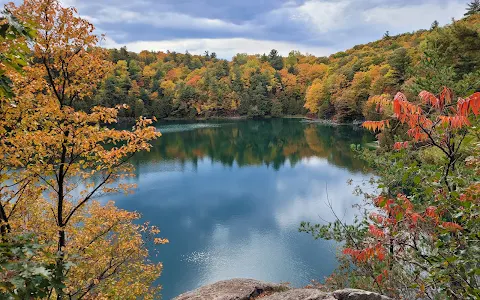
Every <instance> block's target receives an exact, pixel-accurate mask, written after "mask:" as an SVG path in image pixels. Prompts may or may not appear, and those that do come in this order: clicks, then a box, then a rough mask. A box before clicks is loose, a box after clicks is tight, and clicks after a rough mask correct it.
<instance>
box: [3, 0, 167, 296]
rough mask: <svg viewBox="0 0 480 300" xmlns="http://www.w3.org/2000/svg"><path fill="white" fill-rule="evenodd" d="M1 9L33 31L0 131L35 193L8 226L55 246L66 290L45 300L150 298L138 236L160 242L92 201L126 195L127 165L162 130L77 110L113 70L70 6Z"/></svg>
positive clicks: (44, 0) (49, 2) (46, 2)
mask: <svg viewBox="0 0 480 300" xmlns="http://www.w3.org/2000/svg"><path fill="white" fill-rule="evenodd" d="M8 9H9V10H10V11H11V12H12V13H13V14H14V15H15V16H16V17H17V18H18V19H20V20H22V21H24V22H27V23H29V24H36V26H37V28H36V29H37V38H36V41H35V43H34V44H33V46H32V61H33V63H32V64H30V65H29V66H27V67H25V68H24V71H25V74H24V76H20V75H17V76H13V77H12V81H13V90H14V94H15V97H14V98H13V103H11V105H10V106H9V109H8V113H7V114H5V115H6V117H7V118H8V120H11V122H10V123H9V124H10V125H9V124H7V125H8V126H7V129H5V127H4V130H3V132H4V133H5V135H6V136H5V141H6V142H5V143H3V145H4V147H7V148H8V149H7V150H8V151H7V152H6V153H7V155H8V156H7V157H6V158H7V159H5V161H6V162H7V163H8V168H10V170H13V169H15V168H19V167H20V168H21V169H22V171H23V172H25V173H26V174H27V175H26V176H25V178H27V179H25V182H28V185H27V186H32V187H37V189H35V190H34V192H33V193H31V194H32V195H30V196H29V201H16V202H15V204H17V203H18V205H17V206H18V207H16V209H15V211H14V212H15V213H13V214H12V215H11V218H10V220H9V226H10V227H11V228H12V230H17V231H22V230H29V231H31V232H34V233H35V234H36V235H37V236H38V237H39V239H40V240H41V241H43V242H44V243H47V244H49V243H52V242H53V243H54V246H53V247H52V249H51V252H52V253H54V254H55V259H54V261H53V262H52V263H54V264H55V276H56V277H57V278H62V279H63V280H64V283H65V285H66V287H65V288H63V289H62V288H57V289H56V290H55V291H52V292H51V296H52V297H53V296H55V297H57V298H66V297H69V298H71V297H75V298H77V297H80V298H81V297H86V298H96V299H99V298H112V297H113V298H122V299H124V298H131V299H136V298H137V297H139V296H142V297H146V298H148V296H149V295H150V296H151V297H154V294H155V293H156V292H158V289H155V288H153V289H152V288H151V284H152V283H153V281H154V280H155V279H156V278H157V277H158V276H159V274H160V271H161V264H152V263H150V262H149V261H148V251H147V247H146V243H147V242H148V240H146V239H145V238H147V237H150V238H151V239H150V240H151V242H152V243H154V242H155V243H165V242H166V240H163V239H158V238H155V237H154V236H155V235H156V234H158V232H159V231H158V229H156V228H152V227H148V226H138V225H135V224H134V221H135V220H137V219H138V218H139V216H138V214H135V213H129V212H126V211H123V210H120V209H118V208H115V207H114V206H113V204H111V203H109V204H107V205H101V204H100V202H99V201H98V198H99V197H100V196H102V197H105V196H106V195H108V194H111V193H118V192H129V191H130V190H131V188H132V187H133V186H132V185H130V184H126V183H125V180H124V179H125V178H127V177H130V176H134V175H133V167H132V166H131V165H130V164H129V163H128V160H129V159H130V158H131V157H132V156H133V155H134V154H135V153H137V152H139V151H148V150H149V149H150V147H151V145H150V143H149V142H150V141H151V140H153V139H156V138H157V137H159V136H160V133H158V132H157V131H156V130H155V128H154V127H152V126H150V125H151V123H152V121H151V120H149V119H144V118H141V119H139V120H138V121H137V122H136V124H135V125H134V126H133V128H132V129H131V130H117V129H113V128H112V126H107V125H109V124H113V123H115V122H116V121H117V115H118V112H119V110H120V109H121V107H116V108H105V107H94V108H92V109H90V110H89V111H82V110H79V109H76V107H82V106H81V105H79V104H81V102H82V101H86V100H87V99H88V97H90V96H91V95H92V93H93V91H94V89H95V87H96V86H97V85H98V84H99V83H100V82H102V81H103V80H104V79H105V77H106V76H107V75H108V74H109V73H110V72H112V71H113V65H112V64H111V63H109V62H108V61H107V53H106V52H105V50H103V49H101V48H99V47H97V46H96V43H97V42H98V37H97V36H96V35H94V34H93V31H94V27H93V25H92V24H90V23H89V22H88V21H87V20H84V19H82V18H80V17H78V16H77V12H76V10H75V9H74V8H63V7H62V6H61V5H60V3H59V1H58V0H26V1H24V3H23V5H21V6H18V7H17V6H15V5H14V4H13V3H10V4H8ZM32 199H33V200H32ZM15 204H13V205H15ZM9 205H10V206H12V204H11V203H10V204H8V205H6V206H9ZM45 259H47V258H45ZM67 262H68V263H67ZM72 265H73V266H72Z"/></svg>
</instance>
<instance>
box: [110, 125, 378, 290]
mask: <svg viewBox="0 0 480 300" xmlns="http://www.w3.org/2000/svg"><path fill="white" fill-rule="evenodd" d="M157 127H158V129H159V130H160V131H161V132H162V133H163V136H162V137H161V138H159V139H158V140H157V141H155V142H154V147H153V149H152V151H151V152H149V153H141V154H139V155H138V156H136V157H135V159H134V160H133V163H134V164H135V166H136V168H137V169H136V172H137V175H138V176H137V178H136V179H135V181H136V183H137V184H138V189H137V191H136V193H135V194H134V195H128V196H124V195H119V196H115V197H114V200H116V203H117V206H119V207H121V208H124V209H127V210H131V211H138V212H140V213H141V214H142V216H143V219H142V221H150V222H151V225H156V226H158V227H159V228H160V230H161V231H162V232H161V236H162V237H165V238H168V239H169V240H170V243H169V244H167V245H163V246H160V247H159V253H158V254H157V255H152V260H154V261H161V262H163V264H164V270H163V273H162V276H161V277H160V279H159V284H161V285H163V298H164V299H171V298H173V297H174V296H177V295H179V294H180V293H183V292H185V291H188V290H192V289H195V288H197V287H199V286H201V285H205V284H208V283H213V282H216V281H219V280H224V279H230V278H238V277H241V278H255V279H259V280H265V281H271V282H289V283H291V285H292V286H298V287H299V286H304V285H307V284H308V283H310V281H311V280H312V279H316V280H323V277H324V276H327V275H329V274H330V273H331V272H332V271H333V269H334V268H335V266H336V259H335V251H336V250H335V244H334V243H331V242H326V241H322V240H317V241H315V240H314V239H313V238H312V237H311V236H310V235H308V234H305V233H299V232H298V227H299V225H300V222H301V221H313V222H324V220H328V221H333V220H334V219H333V214H332V213H331V211H330V210H329V208H328V206H327V205H326V201H327V197H326V194H327V193H326V191H327V190H328V196H329V199H330V201H331V202H332V205H333V208H334V209H335V211H336V213H337V214H338V215H340V216H342V217H343V218H345V220H350V219H352V216H353V214H354V212H355V209H353V208H352V205H353V204H355V203H358V202H359V201H361V199H359V198H358V197H355V196H354V195H353V194H352V192H353V189H354V185H355V184H356V183H361V182H362V181H364V180H366V179H368V178H369V177H370V176H371V175H370V174H368V173H367V172H366V171H365V166H364V164H363V163H362V161H360V160H358V159H356V158H355V157H354V155H353V153H352V151H351V150H350V145H351V144H365V143H368V142H371V141H372V140H373V137H372V136H371V135H370V134H368V133H366V132H364V131H363V130H361V129H359V128H355V127H352V126H338V127H331V126H325V125H320V124H315V123H307V122H305V121H303V120H300V119H272V120H240V121H205V122H195V123H192V122H174V123H165V124H159V125H157ZM349 179H352V180H353V182H354V184H353V185H348V184H347V181H348V180H349Z"/></svg>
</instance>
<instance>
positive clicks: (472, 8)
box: [465, 0, 480, 16]
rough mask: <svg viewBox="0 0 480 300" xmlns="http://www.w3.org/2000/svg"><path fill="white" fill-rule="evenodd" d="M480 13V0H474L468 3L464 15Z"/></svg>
mask: <svg viewBox="0 0 480 300" xmlns="http://www.w3.org/2000/svg"><path fill="white" fill-rule="evenodd" d="M478 13H480V0H474V1H472V2H470V3H469V4H468V8H467V12H466V13H465V16H473V15H475V14H478Z"/></svg>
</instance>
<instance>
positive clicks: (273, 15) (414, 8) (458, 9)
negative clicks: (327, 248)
mask: <svg viewBox="0 0 480 300" xmlns="http://www.w3.org/2000/svg"><path fill="white" fill-rule="evenodd" d="M5 2H6V1H5V0H0V3H5ZM16 2H18V1H16ZM62 2H63V3H64V4H65V5H73V6H76V7H77V8H78V10H79V13H80V14H81V15H82V16H84V17H86V18H88V19H89V20H90V21H91V22H93V24H94V25H95V26H96V27H97V29H98V32H101V33H105V34H106V35H107V40H106V41H105V42H104V43H103V44H104V46H106V47H112V46H115V47H120V46H123V45H125V46H127V48H128V49H129V50H132V51H137V52H138V51H141V50H167V49H169V50H172V51H173V50H174V51H179V52H185V50H188V51H189V52H191V53H203V52H204V51H205V50H209V51H210V52H212V51H214V52H217V54H218V56H220V57H223V58H231V57H232V56H233V55H234V54H235V53H239V52H240V53H264V52H269V50H270V49H272V48H275V49H277V50H279V52H280V53H282V54H284V55H285V54H287V53H288V52H289V51H290V50H300V51H302V52H308V53H311V54H315V55H328V54H331V53H334V52H336V51H340V50H345V49H348V48H350V47H352V46H354V45H356V44H359V43H366V42H369V41H373V40H376V39H379V38H381V37H382V35H383V33H384V32H385V31H387V30H388V31H390V33H391V34H397V33H403V32H407V31H413V30H418V29H422V28H429V27H430V25H431V23H432V22H433V21H434V20H438V21H439V22H440V24H446V23H448V22H450V20H451V18H456V19H459V18H461V17H462V16H463V13H464V11H465V7H466V2H468V0H63V1H62Z"/></svg>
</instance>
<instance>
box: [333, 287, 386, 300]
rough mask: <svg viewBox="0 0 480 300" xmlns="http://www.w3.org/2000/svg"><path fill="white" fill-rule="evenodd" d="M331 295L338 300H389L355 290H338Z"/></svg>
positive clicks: (375, 294) (371, 293)
mask: <svg viewBox="0 0 480 300" xmlns="http://www.w3.org/2000/svg"><path fill="white" fill-rule="evenodd" d="M332 295H333V296H334V297H335V299H338V300H390V298H388V297H386V296H382V295H380V294H377V293H373V292H367V291H363V290H356V289H344V290H339V291H335V292H333V293H332Z"/></svg>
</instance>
